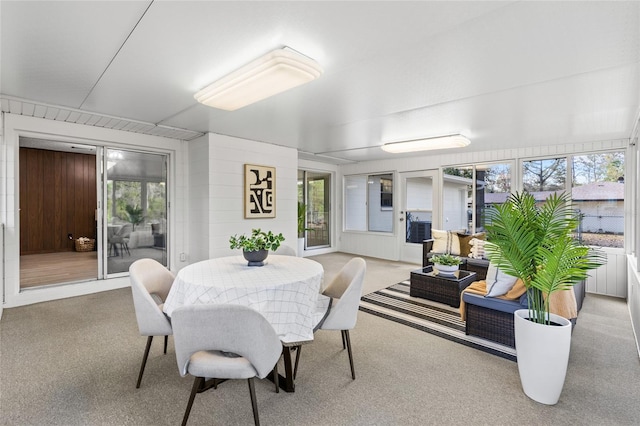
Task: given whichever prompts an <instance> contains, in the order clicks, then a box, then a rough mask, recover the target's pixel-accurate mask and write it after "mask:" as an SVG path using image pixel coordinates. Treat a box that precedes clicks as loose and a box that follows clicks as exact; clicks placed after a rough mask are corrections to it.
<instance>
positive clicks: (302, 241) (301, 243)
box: [298, 238, 304, 257]
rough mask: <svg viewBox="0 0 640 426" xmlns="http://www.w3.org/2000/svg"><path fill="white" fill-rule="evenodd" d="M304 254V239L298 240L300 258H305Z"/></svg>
mask: <svg viewBox="0 0 640 426" xmlns="http://www.w3.org/2000/svg"><path fill="white" fill-rule="evenodd" d="M303 254H304V238H298V257H304V256H302V255H303Z"/></svg>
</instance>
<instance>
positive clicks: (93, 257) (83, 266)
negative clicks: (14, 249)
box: [20, 251, 98, 288]
mask: <svg viewBox="0 0 640 426" xmlns="http://www.w3.org/2000/svg"><path fill="white" fill-rule="evenodd" d="M97 277H98V252H96V251H87V252H75V251H68V252H63V253H47V254H30V255H27V256H20V288H29V287H36V286H41V285H48V284H61V283H68V282H74V281H84V280H91V279H95V278H97Z"/></svg>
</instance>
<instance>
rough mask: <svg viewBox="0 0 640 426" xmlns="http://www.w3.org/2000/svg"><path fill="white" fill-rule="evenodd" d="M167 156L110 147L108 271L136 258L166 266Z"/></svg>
mask: <svg viewBox="0 0 640 426" xmlns="http://www.w3.org/2000/svg"><path fill="white" fill-rule="evenodd" d="M166 164H167V163H166V156H165V155H158V154H147V153H140V152H133V151H125V150H110V149H109V150H107V170H106V187H107V212H106V215H107V225H106V231H107V274H114V273H119V272H127V271H128V270H129V266H130V265H131V264H132V263H133V262H134V261H135V260H137V259H141V258H152V259H155V260H157V261H158V262H160V263H162V264H163V265H165V266H167V253H166V242H167V235H168V232H167V231H168V229H167V190H166V188H167V166H166Z"/></svg>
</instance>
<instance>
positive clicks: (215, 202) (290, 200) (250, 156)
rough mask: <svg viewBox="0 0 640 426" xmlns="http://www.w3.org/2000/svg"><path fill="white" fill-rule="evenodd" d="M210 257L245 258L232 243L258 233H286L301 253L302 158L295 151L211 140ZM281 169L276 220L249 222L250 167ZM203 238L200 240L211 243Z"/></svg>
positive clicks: (247, 142)
mask: <svg viewBox="0 0 640 426" xmlns="http://www.w3.org/2000/svg"><path fill="white" fill-rule="evenodd" d="M208 139H209V140H208V142H209V153H208V154H209V155H208V166H209V174H208V184H209V205H208V211H207V219H208V223H209V234H208V244H209V248H208V256H209V257H219V256H226V255H231V254H240V253H239V252H238V251H237V250H235V251H234V250H231V249H230V248H229V237H230V236H231V235H234V234H244V233H250V232H251V229H252V228H260V229H262V230H268V231H273V232H275V233H279V232H282V234H283V235H284V237H285V243H284V244H287V245H289V246H291V247H293V248H294V249H296V247H297V240H298V235H297V215H298V207H297V206H298V204H297V203H298V189H297V188H298V152H297V150H296V149H293V148H286V147H282V146H276V145H270V144H265V143H261V142H256V141H251V140H246V139H240V138H234V137H231V136H224V135H217V134H209V135H208ZM245 164H255V165H261V166H270V167H275V168H276V217H275V218H265V219H245V218H244V210H243V206H244V187H243V185H244V165H245ZM205 237H206V236H205V235H200V236H199V238H205Z"/></svg>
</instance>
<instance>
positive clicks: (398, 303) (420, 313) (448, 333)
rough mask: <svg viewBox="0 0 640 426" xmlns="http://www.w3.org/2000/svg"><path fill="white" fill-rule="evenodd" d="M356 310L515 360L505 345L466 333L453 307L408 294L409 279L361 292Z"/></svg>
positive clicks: (511, 349) (511, 350)
mask: <svg viewBox="0 0 640 426" xmlns="http://www.w3.org/2000/svg"><path fill="white" fill-rule="evenodd" d="M360 310H361V311H363V312H366V313H369V314H372V315H376V316H379V317H382V318H386V319H388V320H391V321H395V322H397V323H400V324H404V325H408V326H409V327H413V328H415V329H418V330H422V331H424V332H427V333H431V334H435V335H436V336H440V337H443V338H445V339H448V340H451V341H453V342H456V343H460V344H462V345H465V346H469V347H472V348H475V349H479V350H481V351H484V352H487V353H490V354H493V355H497V356H499V357H502V358H506V359H509V360H511V361H515V360H516V352H515V349H513V348H510V347H509V346H504V345H501V344H499V343H495V342H492V341H490V340H486V339H481V338H479V337H475V336H467V335H466V334H465V324H464V321H462V320H460V312H459V310H458V309H457V308H453V307H451V306H449V305H444V304H442V303H438V302H432V301H430V300H426V299H422V298H419V297H411V296H409V280H407V281H403V282H401V283H398V284H394V285H392V286H391V287H387V288H385V289H383V290H380V291H376V292H373V293H369V294H367V295H365V296H363V297H362V299H361V300H360Z"/></svg>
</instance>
